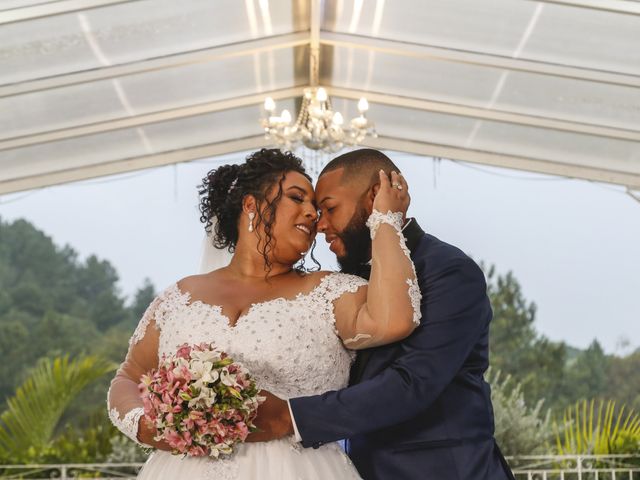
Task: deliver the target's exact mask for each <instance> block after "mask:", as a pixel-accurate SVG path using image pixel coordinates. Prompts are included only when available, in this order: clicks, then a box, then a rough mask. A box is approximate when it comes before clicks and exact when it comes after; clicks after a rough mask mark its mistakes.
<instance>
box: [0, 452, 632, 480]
mask: <svg viewBox="0 0 640 480" xmlns="http://www.w3.org/2000/svg"><path fill="white" fill-rule="evenodd" d="M507 461H508V462H509V465H511V468H512V469H513V474H514V476H515V477H516V480H640V456H639V455H562V456H552V455H529V456H517V457H507ZM142 465H143V464H142V463H70V464H62V465H56V464H51V465H0V478H2V479H29V480H38V479H42V480H44V479H51V478H57V479H61V480H68V479H72V478H80V477H81V478H101V479H118V480H122V479H125V478H129V479H133V478H135V477H136V475H137V473H138V471H139V470H140V468H141V467H142Z"/></svg>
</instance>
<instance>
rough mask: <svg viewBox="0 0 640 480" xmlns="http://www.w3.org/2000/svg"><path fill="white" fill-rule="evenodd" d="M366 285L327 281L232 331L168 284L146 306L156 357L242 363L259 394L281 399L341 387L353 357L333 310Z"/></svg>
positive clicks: (254, 311)
mask: <svg viewBox="0 0 640 480" xmlns="http://www.w3.org/2000/svg"><path fill="white" fill-rule="evenodd" d="M365 284H366V282H365V281H364V280H362V279H361V278H359V277H355V276H353V275H346V274H343V273H331V274H328V275H326V276H325V277H323V278H322V280H321V281H320V283H319V284H318V285H317V286H316V287H315V288H314V289H313V290H311V291H310V292H309V293H304V294H298V295H297V296H296V297H295V298H293V299H285V298H276V299H273V300H268V301H265V302H260V303H256V304H253V305H252V306H251V308H250V309H249V311H248V312H247V313H246V314H244V315H242V316H241V317H240V318H239V319H238V321H237V322H236V324H235V325H234V326H230V324H229V323H230V322H229V319H228V318H227V317H226V316H225V315H224V314H223V313H222V308H221V307H220V306H217V305H209V304H206V303H203V302H201V301H193V302H192V301H191V298H190V295H189V293H186V292H183V291H181V290H180V289H179V288H178V285H177V284H174V285H172V286H170V287H169V288H167V289H166V290H165V291H164V292H163V293H162V294H161V295H160V296H159V297H158V298H157V299H156V301H154V304H152V307H153V311H154V315H153V317H154V319H155V321H156V325H157V327H158V328H159V330H160V344H159V350H158V356H159V357H162V355H164V354H166V355H172V354H173V353H175V351H176V350H177V347H178V346H179V345H181V344H183V343H189V344H196V343H200V342H207V343H213V344H215V345H216V347H218V348H219V349H221V350H223V351H225V352H227V353H228V354H229V355H230V356H231V357H233V358H234V360H236V361H238V362H241V363H243V364H244V365H245V366H246V367H247V368H248V369H249V371H250V372H251V373H252V374H253V376H254V378H255V379H256V382H257V384H258V386H259V387H260V388H262V389H266V390H268V391H270V392H272V393H274V394H275V395H277V396H279V397H281V398H290V397H294V396H305V395H313V394H318V393H323V392H325V391H327V390H332V389H338V388H342V387H345V386H346V385H347V382H348V377H349V367H350V364H351V361H352V359H353V353H352V352H350V351H348V350H346V349H345V348H344V346H343V345H342V342H341V340H340V338H339V337H338V335H337V334H336V330H335V319H334V315H333V303H332V302H333V301H334V300H336V299H337V298H339V297H340V296H341V295H342V294H343V293H346V292H355V291H356V290H357V289H358V288H359V287H360V286H362V285H365ZM150 310H152V309H151V308H150ZM145 317H147V315H145ZM149 321H150V318H143V320H142V321H141V322H140V324H139V325H138V328H137V329H136V331H135V333H134V335H133V337H132V339H131V341H132V342H136V341H137V339H139V338H142V336H143V335H144V332H145V330H146V326H147V324H148V322H149Z"/></svg>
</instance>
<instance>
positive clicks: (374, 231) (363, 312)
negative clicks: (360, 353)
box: [335, 210, 422, 349]
mask: <svg viewBox="0 0 640 480" xmlns="http://www.w3.org/2000/svg"><path fill="white" fill-rule="evenodd" d="M367 226H368V227H369V229H370V231H371V240H372V242H371V243H372V247H371V253H372V266H371V278H370V280H369V286H368V289H364V290H366V291H359V292H356V293H355V294H354V295H345V296H344V297H343V298H341V299H339V300H338V301H337V302H336V306H335V313H336V328H337V330H338V333H339V335H340V337H341V338H342V340H343V343H344V345H345V346H346V347H348V348H351V349H361V348H371V347H375V346H378V345H384V344H387V343H392V342H396V341H399V340H402V339H403V338H406V337H407V336H409V335H410V334H411V333H412V332H413V330H414V329H415V328H416V327H417V326H418V325H419V324H420V317H421V312H420V303H421V300H422V296H421V293H420V288H419V285H418V281H417V277H416V271H415V267H414V265H413V262H412V261H411V255H410V252H409V249H408V248H407V246H406V244H405V239H404V236H403V235H402V213H399V212H397V213H393V212H387V213H386V214H383V213H381V212H378V211H377V210H374V211H373V212H372V214H371V216H370V217H369V219H368V220H367Z"/></svg>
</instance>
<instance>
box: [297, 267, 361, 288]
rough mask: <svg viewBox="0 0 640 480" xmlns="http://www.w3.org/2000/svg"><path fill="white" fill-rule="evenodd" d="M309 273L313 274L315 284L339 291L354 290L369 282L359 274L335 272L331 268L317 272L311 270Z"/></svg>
mask: <svg viewBox="0 0 640 480" xmlns="http://www.w3.org/2000/svg"><path fill="white" fill-rule="evenodd" d="M309 275H313V276H314V277H313V283H314V284H315V285H318V287H320V286H324V287H325V288H326V289H329V290H336V289H337V290H338V291H342V290H345V291H349V290H351V291H353V289H354V288H358V287H361V286H363V285H366V284H367V281H366V280H364V279H363V278H361V277H358V276H357V275H351V274H349V273H342V272H334V271H330V270H320V271H317V272H311V273H310V274H309Z"/></svg>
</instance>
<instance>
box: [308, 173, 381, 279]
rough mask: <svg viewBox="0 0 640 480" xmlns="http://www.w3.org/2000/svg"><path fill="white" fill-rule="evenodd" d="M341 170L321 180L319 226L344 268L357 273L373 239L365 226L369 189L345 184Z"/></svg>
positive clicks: (319, 186)
mask: <svg viewBox="0 0 640 480" xmlns="http://www.w3.org/2000/svg"><path fill="white" fill-rule="evenodd" d="M342 172H343V170H342V169H337V170H333V171H331V172H328V173H325V174H324V175H322V176H321V177H320V178H319V179H318V184H317V185H316V199H317V201H318V209H319V210H320V219H319V220H318V223H317V229H318V232H320V233H324V235H325V240H326V241H327V243H328V244H329V250H331V251H332V252H333V253H334V254H335V255H336V257H337V258H338V262H339V263H340V267H341V268H342V271H344V272H347V273H354V272H355V271H356V270H357V268H358V267H359V266H360V265H361V264H363V263H366V262H367V261H368V260H369V258H370V255H371V238H370V235H369V229H368V228H367V226H366V225H365V222H366V221H367V218H368V217H369V215H370V213H371V212H370V208H368V207H367V203H366V202H365V201H364V194H365V193H366V192H361V191H360V190H359V189H357V188H354V186H352V185H348V184H346V183H343V182H342V181H341V179H342Z"/></svg>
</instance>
